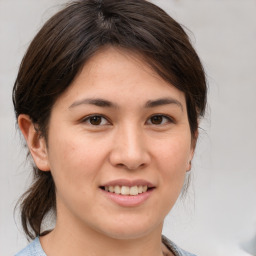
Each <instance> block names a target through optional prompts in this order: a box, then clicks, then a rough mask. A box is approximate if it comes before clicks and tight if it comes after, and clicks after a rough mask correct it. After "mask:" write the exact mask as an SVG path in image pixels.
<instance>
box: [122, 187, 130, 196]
mask: <svg viewBox="0 0 256 256" xmlns="http://www.w3.org/2000/svg"><path fill="white" fill-rule="evenodd" d="M121 194H122V195H129V194H130V188H129V187H126V186H122V187H121Z"/></svg>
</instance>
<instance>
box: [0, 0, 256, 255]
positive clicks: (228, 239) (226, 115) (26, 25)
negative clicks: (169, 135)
mask: <svg viewBox="0 0 256 256" xmlns="http://www.w3.org/2000/svg"><path fill="white" fill-rule="evenodd" d="M65 2H66V1H64V0H62V1H61V0H0V104H1V105H0V118H1V125H0V142H1V144H0V145H1V146H0V162H1V172H0V195H1V201H0V255H1V256H2V255H3V256H4V255H6V256H11V255H14V254H15V253H16V252H17V251H19V250H20V249H21V248H23V247H24V246H25V245H26V243H27V242H26V240H25V238H24V235H23V233H22V231H21V227H20V223H19V219H18V218H17V217H15V216H14V214H13V209H14V207H15V204H16V202H17V199H18V198H19V196H20V195H21V193H23V192H24V190H25V188H27V186H28V185H29V181H30V174H29V166H28V165H26V164H25V160H24V159H25V151H24V150H23V149H22V141H21V140H20V136H19V133H18V132H17V131H16V129H15V119H14V113H13V106H12V100H11V92H12V86H13V83H14V81H15V78H16V74H17V70H18V66H19V63H20V61H21V58H22V56H23V54H24V52H25V50H26V48H27V47H28V45H29V42H30V41H31V39H32V38H33V36H34V35H35V33H36V32H37V31H38V29H39V28H40V27H41V26H42V24H43V23H44V22H45V21H46V20H47V18H49V17H50V16H51V15H52V14H53V13H55V12H56V10H58V9H59V5H60V4H63V3H65ZM153 2H154V3H156V4H158V5H159V6H161V7H162V8H164V9H165V10H166V11H167V12H168V13H169V14H170V15H171V16H172V17H174V18H175V19H176V20H177V21H179V22H180V23H182V24H183V25H185V26H186V27H187V28H188V29H189V31H188V34H189V35H190V38H191V41H192V43H193V45H194V46H195V48H196V49H197V51H198V54H199V55H200V57H201V59H202V62H203V64H204V66H205V69H206V72H207V78H208V83H209V105H208V109H207V113H206V118H205V119H204V120H203V121H202V123H201V127H202V130H201V132H200V138H199V142H198V146H197V152H196V156H195V159H194V161H193V169H192V176H193V182H192V185H191V187H190V190H189V193H188V195H187V198H186V199H185V200H183V201H182V200H179V201H178V202H177V204H176V206H175V208H174V209H173V210H172V212H171V213H170V215H169V216H168V217H167V219H166V223H165V228H164V234H166V235H167V236H168V237H169V238H171V239H172V240H174V241H175V242H176V243H177V244H179V245H180V246H181V247H183V248H184V249H187V250H189V251H191V252H194V253H195V254H198V256H200V255H201V256H231V255H232V256H246V255H256V167H255V166H256V135H255V134H256V114H255V112H256V111H255V110H256V74H255V73H256V15H255V13H256V1H255V0H243V1H241V0H158V1H153ZM190 31H192V32H190ZM15 219H16V222H15Z"/></svg>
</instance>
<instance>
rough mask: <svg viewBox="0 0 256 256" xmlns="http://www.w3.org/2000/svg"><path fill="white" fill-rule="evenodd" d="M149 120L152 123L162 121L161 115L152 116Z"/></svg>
mask: <svg viewBox="0 0 256 256" xmlns="http://www.w3.org/2000/svg"><path fill="white" fill-rule="evenodd" d="M150 120H151V123H152V124H161V123H162V122H163V116H152V117H151V118H150Z"/></svg>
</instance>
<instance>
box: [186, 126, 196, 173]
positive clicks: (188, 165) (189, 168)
mask: <svg viewBox="0 0 256 256" xmlns="http://www.w3.org/2000/svg"><path fill="white" fill-rule="evenodd" d="M197 138H198V130H196V131H195V133H194V135H192V141H191V153H190V158H189V160H188V164H187V172H189V171H190V170H191V167H192V159H193V157H194V153H195V148H196V143H197Z"/></svg>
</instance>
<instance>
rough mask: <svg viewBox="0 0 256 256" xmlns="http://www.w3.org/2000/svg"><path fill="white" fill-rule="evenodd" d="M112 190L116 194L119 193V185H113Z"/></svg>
mask: <svg viewBox="0 0 256 256" xmlns="http://www.w3.org/2000/svg"><path fill="white" fill-rule="evenodd" d="M114 192H115V193H116V194H120V193H121V189H120V187H119V186H115V188H114Z"/></svg>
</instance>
